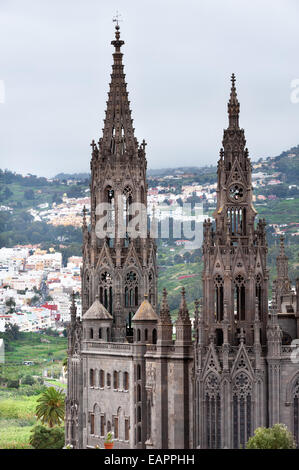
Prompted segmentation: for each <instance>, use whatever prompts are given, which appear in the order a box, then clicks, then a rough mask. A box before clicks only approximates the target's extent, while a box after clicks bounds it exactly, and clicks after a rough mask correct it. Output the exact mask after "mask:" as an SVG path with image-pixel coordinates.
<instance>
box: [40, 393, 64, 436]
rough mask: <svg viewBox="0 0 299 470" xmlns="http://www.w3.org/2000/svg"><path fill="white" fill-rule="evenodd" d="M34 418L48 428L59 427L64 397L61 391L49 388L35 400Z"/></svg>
mask: <svg viewBox="0 0 299 470" xmlns="http://www.w3.org/2000/svg"><path fill="white" fill-rule="evenodd" d="M37 402H38V405H37V407H36V417H37V419H40V420H41V422H42V424H45V423H46V424H48V425H49V427H50V428H53V427H54V426H55V425H60V424H61V423H62V421H63V420H64V402H65V396H64V393H63V392H62V390H56V389H55V388H54V387H49V388H48V389H47V390H46V391H45V392H43V394H42V395H41V396H40V397H39V399H38V400H37Z"/></svg>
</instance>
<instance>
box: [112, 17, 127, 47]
mask: <svg viewBox="0 0 299 470" xmlns="http://www.w3.org/2000/svg"><path fill="white" fill-rule="evenodd" d="M112 21H113V22H115V23H116V25H115V40H114V41H111V44H112V46H114V47H115V52H120V48H121V46H122V45H123V44H124V41H120V39H119V38H120V32H119V29H120V28H119V24H118V23H119V21H122V20H121V19H120V15H119V13H118V11H117V12H116V15H115V17H114V18H113V20H112Z"/></svg>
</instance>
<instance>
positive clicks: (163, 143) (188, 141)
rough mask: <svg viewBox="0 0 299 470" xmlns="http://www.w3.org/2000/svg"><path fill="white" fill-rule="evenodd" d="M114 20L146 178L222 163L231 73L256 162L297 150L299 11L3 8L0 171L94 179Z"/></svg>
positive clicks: (223, 4)
mask: <svg viewBox="0 0 299 470" xmlns="http://www.w3.org/2000/svg"><path fill="white" fill-rule="evenodd" d="M116 10H119V12H120V13H121V15H122V18H123V22H121V23H120V26H121V37H122V39H123V40H124V41H125V46H124V47H123V48H122V49H123V52H124V64H125V73H126V80H127V82H128V91H129V99H130V100H131V108H132V115H133V118H134V124H135V129H136V137H137V139H138V140H139V141H141V140H142V139H143V138H145V140H146V141H147V142H148V146H147V159H148V167H149V168H163V167H169V166H172V167H174V166H186V165H196V166H202V165H204V164H216V162H217V159H218V155H219V149H220V146H221V139H222V133H223V128H224V127H226V126H227V115H226V110H227V101H228V96H229V90H230V75H231V73H232V72H234V73H235V74H236V76H237V91H238V97H239V100H240V103H241V118H240V123H241V126H242V127H244V128H245V132H246V138H247V145H248V148H249V152H250V155H251V158H252V159H253V160H254V159H257V158H259V157H261V156H263V157H265V156H275V155H278V154H279V153H280V152H281V151H282V150H286V149H288V148H290V147H292V146H295V145H297V144H299V131H298V129H299V103H298V104H294V103H292V102H291V99H290V94H291V81H292V80H294V79H298V78H299V60H298V57H299V50H298V49H299V27H298V20H299V2H298V0H250V1H249V0H246V1H245V0H180V1H178V0H142V1H140V0H125V1H124V0H118V1H114V0H42V1H41V0H0V80H2V82H0V85H1V83H2V86H3V84H4V89H5V101H4V103H0V156H1V160H0V167H1V168H8V169H11V170H14V171H18V172H22V173H26V172H31V173H34V174H38V175H44V176H53V175H55V174H56V173H58V172H62V171H63V172H78V171H88V170H89V161H90V147H89V144H90V142H91V140H92V139H93V138H95V139H96V140H98V138H99V137H100V135H101V132H102V126H103V118H104V110H105V106H106V100H107V92H108V84H109V81H110V73H111V64H112V52H113V48H112V46H111V45H110V41H111V40H112V39H113V36H114V24H113V23H112V17H113V16H114V14H115V12H116ZM0 91H1V86H0ZM0 95H1V93H0ZM2 95H3V94H2ZM1 98H3V96H2V97H1V96H0V100H1Z"/></svg>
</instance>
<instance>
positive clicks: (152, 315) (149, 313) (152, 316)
mask: <svg viewBox="0 0 299 470" xmlns="http://www.w3.org/2000/svg"><path fill="white" fill-rule="evenodd" d="M144 320H145V321H146V320H151V321H158V320H159V317H158V315H157V314H156V312H155V311H154V309H153V307H152V306H151V304H150V303H149V301H148V300H147V296H144V300H143V302H142V303H141V305H140V307H139V308H138V310H137V312H136V313H135V315H134V317H133V318H132V321H144Z"/></svg>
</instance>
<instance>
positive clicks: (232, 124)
mask: <svg viewBox="0 0 299 470" xmlns="http://www.w3.org/2000/svg"><path fill="white" fill-rule="evenodd" d="M231 82H232V86H231V91H230V98H229V102H228V105H227V111H228V118H229V129H239V112H240V104H239V101H238V98H237V91H236V86H235V82H236V77H235V74H234V73H233V74H232V76H231Z"/></svg>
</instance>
